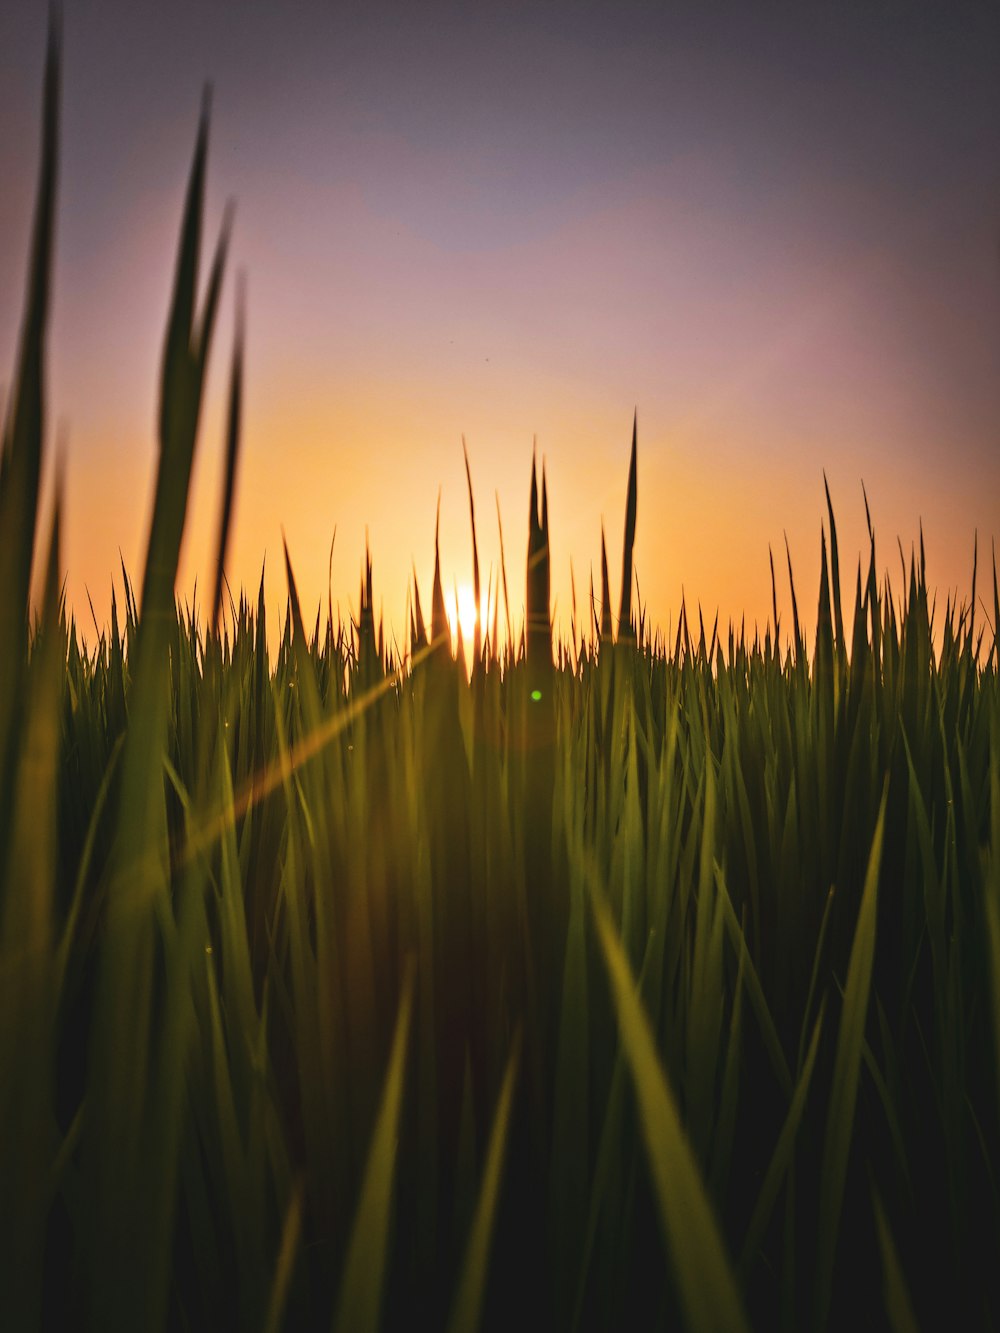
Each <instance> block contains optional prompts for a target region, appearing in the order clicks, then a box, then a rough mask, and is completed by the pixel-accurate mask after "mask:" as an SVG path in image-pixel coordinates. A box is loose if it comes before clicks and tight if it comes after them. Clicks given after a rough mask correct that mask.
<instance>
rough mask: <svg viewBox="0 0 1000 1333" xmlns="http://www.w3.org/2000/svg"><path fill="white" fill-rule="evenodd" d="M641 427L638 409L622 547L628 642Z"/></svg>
mask: <svg viewBox="0 0 1000 1333" xmlns="http://www.w3.org/2000/svg"><path fill="white" fill-rule="evenodd" d="M638 429H639V413H638V409H637V410H636V412H635V415H634V416H633V418H632V455H631V458H630V459H629V465H628V499H627V501H626V504H625V541H624V545H623V547H622V595H621V602H620V605H619V608H618V638H619V640H625V641H626V642H628V641H630V640H633V639H634V638H635V630H634V628H633V625H632V552H633V550H634V548H635V521H636V513H637V508H638V486H637V482H636V440H637V437H638Z"/></svg>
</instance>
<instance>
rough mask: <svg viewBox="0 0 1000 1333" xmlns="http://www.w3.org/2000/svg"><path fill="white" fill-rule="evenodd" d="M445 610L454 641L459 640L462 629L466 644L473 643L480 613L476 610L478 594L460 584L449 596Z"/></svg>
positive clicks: (464, 584)
mask: <svg viewBox="0 0 1000 1333" xmlns="http://www.w3.org/2000/svg"><path fill="white" fill-rule="evenodd" d="M445 609H446V610H447V612H448V627H449V629H450V630H451V637H452V640H457V639H458V631H459V628H460V627H461V630H462V638H463V640H464V641H465V642H466V643H469V642H471V640H472V637H473V635H474V634H475V632H476V621H477V620H478V619H479V612H478V610H477V608H476V594H475V593H474V592H473V590H472V588H471V587H470V586H469V584H467V583H460V584H459V585H458V588H457V589H456V590H453V591H452V592H451V593H450V594H449V595H448V597H447V598H446V606H445Z"/></svg>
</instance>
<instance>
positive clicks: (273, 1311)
mask: <svg viewBox="0 0 1000 1333" xmlns="http://www.w3.org/2000/svg"><path fill="white" fill-rule="evenodd" d="M301 1234H302V1183H301V1181H300V1182H299V1183H298V1184H297V1185H296V1186H295V1189H294V1190H293V1191H292V1197H291V1198H290V1199H289V1201H288V1209H287V1211H286V1212H285V1222H284V1226H283V1227H282V1231H281V1246H280V1248H279V1250H278V1262H277V1263H276V1265H275V1268H274V1281H273V1282H272V1284H271V1295H270V1297H269V1299H268V1303H267V1315H266V1317H265V1319H264V1333H280V1330H281V1327H282V1318H283V1316H284V1312H285V1304H286V1302H287V1300H288V1288H289V1286H290V1285H291V1281H292V1273H293V1272H294V1270H295V1259H296V1256H297V1255H298V1249H299V1238H300V1236H301Z"/></svg>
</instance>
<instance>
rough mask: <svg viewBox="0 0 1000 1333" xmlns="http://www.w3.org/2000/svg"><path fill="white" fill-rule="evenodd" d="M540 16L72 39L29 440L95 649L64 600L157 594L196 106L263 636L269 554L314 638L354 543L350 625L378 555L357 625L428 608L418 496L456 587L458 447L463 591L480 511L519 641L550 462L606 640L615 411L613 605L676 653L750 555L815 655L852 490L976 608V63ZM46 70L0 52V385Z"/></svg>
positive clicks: (994, 116) (190, 551)
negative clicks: (223, 267) (144, 579)
mask: <svg viewBox="0 0 1000 1333" xmlns="http://www.w3.org/2000/svg"><path fill="white" fill-rule="evenodd" d="M543 8H544V7H539V8H538V9H537V10H536V9H535V8H534V7H531V6H527V7H518V6H514V7H513V8H512V10H511V16H510V17H508V18H505V19H502V20H501V19H500V18H499V17H493V18H490V19H489V20H487V19H484V18H481V19H480V20H479V26H478V27H477V26H476V23H475V22H473V20H472V19H469V18H463V17H462V14H463V13H464V11H458V10H454V11H452V10H449V11H448V12H449V14H451V15H452V17H451V18H450V19H449V21H448V23H445V22H444V21H442V22H441V23H440V24H439V25H438V26H437V27H434V25H432V24H427V23H424V24H420V25H415V21H414V20H409V19H407V18H406V16H405V12H404V11H402V10H397V11H392V19H391V22H390V21H389V20H388V19H387V20H386V21H385V22H384V23H383V24H382V25H381V26H379V25H378V24H375V23H373V22H372V21H371V20H370V19H366V18H365V17H364V14H363V11H357V12H356V13H351V12H349V11H345V13H344V14H341V15H339V16H336V15H335V16H333V17H331V16H330V15H328V14H327V13H326V12H325V11H323V13H322V14H321V12H320V9H319V7H318V6H313V5H310V4H307V3H300V4H292V5H290V6H289V8H288V10H287V12H286V14H285V17H284V18H283V19H282V20H281V21H280V22H278V21H277V20H275V18H274V16H273V13H271V11H270V10H269V9H268V7H267V6H262V5H261V6H258V5H251V6H249V7H248V10H247V16H246V22H245V24H244V25H243V26H242V28H241V30H240V31H239V32H238V33H236V32H234V31H233V30H232V27H231V25H229V24H227V23H226V22H224V21H223V17H222V13H223V11H222V8H221V7H220V6H213V5H208V6H207V7H206V8H205V10H204V11H202V10H196V8H195V7H194V6H193V5H192V6H188V5H187V0H185V3H184V4H182V5H180V6H179V9H180V10H183V11H184V14H183V17H182V18H180V19H178V18H177V17H176V16H173V17H171V20H170V22H168V20H167V18H166V17H165V16H163V15H160V16H159V17H156V16H155V15H154V14H153V12H152V11H151V12H150V13H146V12H145V11H143V12H142V13H141V14H136V13H135V12H134V11H133V9H132V8H130V7H127V6H124V5H121V6H119V5H116V4H114V3H111V2H110V0H109V2H108V3H105V4H103V5H101V4H97V3H92V4H81V6H80V7H79V8H78V9H70V10H69V12H68V13H67V16H66V25H65V27H66V32H65V39H66V40H65V65H66V80H65V92H64V122H65V133H64V143H63V172H62V181H61V193H60V216H59V235H58V246H59V249H58V264H57V273H56V284H55V307H54V312H53V339H52V353H53V355H52V375H51V394H50V400H51V405H52V413H53V418H54V419H56V420H58V421H60V422H62V423H64V425H65V429H66V437H67V441H68V452H67V496H66V500H67V504H66V529H65V531H66V541H65V548H64V549H65V553H66V562H67V566H68V570H67V588H68V595H69V599H70V602H71V604H72V606H73V607H74V608H75V609H76V612H77V614H78V616H80V618H81V620H85V619H89V612H87V611H86V592H87V590H89V592H90V595H91V596H92V598H93V601H94V604H95V607H96V608H97V610H98V615H99V616H100V617H103V616H105V615H106V614H107V608H108V605H109V601H110V587H111V581H112V579H113V578H115V577H117V571H118V553H119V549H120V551H121V553H122V555H123V557H124V560H125V563H126V566H127V567H128V568H129V569H130V570H131V571H132V572H133V574H134V577H135V579H136V581H137V582H138V580H139V577H140V573H141V551H142V547H143V541H144V534H145V529H146V525H147V522H148V507H149V501H150V496H151V486H152V479H153V472H154V465H155V454H154V445H153V424H154V418H155V404H156V396H157V376H158V370H159V356H160V350H161V338H162V330H163V325H164V320H165V314H166V309H167V300H168V293H169V285H170V276H171V266H172V262H173V255H174V251H175V246H176V233H177V227H178V223H179V216H180V207H181V200H182V194H183V186H184V179H185V176H186V172H187V166H188V160H189V155H190V151H191V148H192V146H193V138H194V128H195V119H196V114H197V106H198V100H199V97H198V88H199V85H200V81H201V79H202V77H203V76H204V75H206V74H212V75H213V76H214V78H215V82H216V86H215V115H214V121H213V130H212V147H211V152H210V196H209V217H208V224H209V229H210V232H211V233H214V229H215V228H216V227H217V226H218V222H219V219H220V217H221V212H222V207H223V202H224V200H225V198H226V197H228V196H235V198H236V200H237V224H236V232H235V235H234V245H233V258H234V261H235V263H236V264H237V265H238V266H239V267H241V268H244V269H245V270H246V271H247V274H248V286H249V334H248V356H247V368H246V399H245V411H244V420H245V432H244V441H243V453H242V458H241V463H240V472H239V478H238V489H237V509H236V519H235V527H234V531H233V538H232V542H231V548H230V559H229V571H230V578H231V580H232V581H233V582H234V583H235V584H236V585H237V586H239V585H240V584H247V585H249V586H250V587H251V588H252V589H253V590H254V591H255V590H256V584H257V579H258V577H259V572H260V567H261V562H262V560H263V559H264V557H265V555H266V557H267V592H268V600H269V605H270V607H271V608H272V609H273V610H274V611H275V612H276V611H278V610H279V609H283V607H284V596H285V588H284V574H283V564H282V559H281V533H282V529H283V530H284V532H285V533H286V534H287V537H288V542H289V547H290V550H291V554H292V558H293V562H294V567H295V570H296V576H297V579H298V581H299V588H300V593H301V595H302V599H303V603H304V607H305V608H306V609H312V610H314V609H315V606H316V604H317V601H318V600H319V599H320V598H322V599H323V600H324V601H325V598H326V587H327V560H328V554H329V546H330V540H331V537H332V534H333V529H334V527H335V526H336V529H337V541H336V547H335V550H334V556H333V567H332V580H333V593H334V600H335V603H338V604H339V605H340V607H341V608H342V609H343V610H344V611H345V612H346V610H347V609H348V607H352V608H354V609H355V610H356V608H357V589H358V579H359V574H360V569H361V563H362V559H363V554H364V546H365V533H366V531H367V532H368V534H369V537H370V541H371V546H372V551H373V555H374V562H375V583H376V600H377V601H380V600H381V601H382V602H383V604H384V609H385V614H386V617H387V619H388V620H389V621H390V622H391V624H392V625H393V626H395V627H397V628H398V629H399V630H400V631H402V629H403V608H404V605H405V599H406V588H407V578H408V573H409V569H410V565H411V561H412V560H415V561H416V567H417V571H418V574H419V577H420V580H421V591H422V593H423V595H424V598H425V603H429V594H430V577H431V570H432V561H433V534H434V514H435V506H436V503H437V495H438V490H439V488H440V490H441V496H442V501H441V549H442V560H443V564H444V572H445V579H446V582H447V583H449V584H450V583H451V582H452V581H453V580H457V581H459V582H468V581H470V579H471V570H470V556H471V542H470V537H469V526H468V511H467V500H466V492H465V475H464V465H463V461H462V448H461V438H462V435H463V433H464V435H465V437H466V440H467V442H468V447H469V455H470V460H471V466H472V475H473V481H474V485H475V494H476V504H477V516H478V520H479V545H480V555H481V560H482V566H483V580H484V584H485V581H486V577H487V572H488V569H489V567H490V565H491V564H493V565H494V567H495V566H496V563H497V561H498V556H499V547H498V541H497V533H496V517H495V515H496V508H495V502H494V493H496V494H497V495H498V496H499V501H500V506H501V510H502V513H503V520H504V532H505V538H506V544H507V553H508V575H509V578H510V582H511V595H512V600H513V602H514V606H513V608H512V609H513V612H514V616H515V620H516V619H518V618H519V611H520V605H521V599H522V597H523V576H524V552H525V548H526V542H527V501H528V479H529V473H530V466H531V449H532V438H533V436H537V439H538V449H539V454H540V455H541V456H543V457H544V459H545V462H546V468H547V474H548V480H549V494H550V519H551V530H552V543H553V546H552V570H553V594H554V599H555V600H556V602H557V605H558V609H559V610H560V611H562V612H565V611H567V610H568V607H569V598H570V593H569V570H570V561H571V560H572V561H573V564H574V567H575V570H576V577H577V593H578V597H579V599H580V601H581V604H582V603H583V601H584V599H585V595H586V589H587V587H588V584H589V576H590V568H591V564H592V563H593V564H594V566H595V567H596V568H599V564H598V562H599V552H600V545H599V543H600V524H601V519H602V516H603V518H604V520H605V523H606V526H607V532H608V541H609V556H610V564H611V572H612V587H613V593H614V597H615V600H616V602H617V580H618V570H619V568H620V562H621V523H622V516H623V510H624V496H625V483H626V474H627V466H628V447H629V442H630V431H631V419H632V411H633V408H634V407H636V406H637V407H638V414H639V524H638V539H637V553H636V567H637V571H638V576H639V580H640V584H641V587H642V591H643V595H644V598H645V600H646V602H647V605H648V609H649V613H650V615H651V616H652V618H653V619H654V620H655V621H657V622H658V623H660V624H661V625H662V626H663V627H664V628H665V629H666V628H667V626H668V625H669V624H670V623H671V622H672V621H673V622H675V621H676V614H677V609H678V606H679V603H680V597H681V589H682V587H683V588H684V589H685V590H686V593H687V597H688V601H689V606H694V605H696V604H697V603H698V602H699V601H700V602H701V603H702V605H703V606H704V607H705V610H706V616H707V617H710V616H711V615H713V614H714V612H715V610H716V608H718V609H719V611H720V613H721V617H722V621H723V623H725V621H726V620H727V619H728V618H729V617H734V618H735V619H736V620H737V621H738V620H739V618H740V617H741V616H742V615H745V616H746V618H747V621H748V623H750V624H752V623H753V622H754V621H755V620H758V621H760V622H763V621H764V619H766V618H767V616H768V614H769V609H770V600H771V590H770V574H769V567H768V546H769V544H770V545H771V546H773V547H774V549H775V555H776V561H777V559H778V557H779V556H780V563H779V570H780V569H781V567H782V564H783V559H784V556H783V543H784V534H785V533H787V535H788V540H789V542H790V545H791V549H792V554H793V559H794V562H795V570H796V577H797V585H798V589H799V594H800V606H802V607H803V608H804V609H805V610H806V612H807V617H808V612H809V611H811V609H812V606H813V605H814V603H815V592H816V586H817V578H818V568H819V531H820V524H821V521H822V520H823V517H824V512H825V510H824V500H823V470H824V469H825V470H826V473H827V476H828V477H829V481H830V486H831V490H832V493H833V497H834V502H835V506H836V510H837V514H838V519H839V525H840V537H841V551H842V563H843V566H844V580H845V584H846V585H847V591H848V592H852V591H853V581H854V566H855V562H856V558H857V555H858V553H859V552H860V551H861V550H862V549H863V547H864V545H865V521H864V505H863V501H862V494H861V481H862V479H863V480H864V482H865V484H866V486H867V489H868V496H869V499H870V501H871V506H872V514H873V518H874V521H875V526H876V532H877V535H878V537H879V540H880V544H881V549H880V563H881V564H882V566H883V567H884V568H889V569H891V570H892V571H897V570H898V567H899V558H898V550H897V548H896V538H897V536H899V537H900V538H901V539H902V541H903V543H904V546H905V548H906V550H907V552H908V551H909V547H910V544H911V542H913V541H915V540H916V539H917V537H918V524H919V522H920V520H921V519H922V520H923V524H924V531H925V534H926V540H927V551H928V558H929V566H930V570H929V572H930V577H931V579H932V581H933V582H934V583H936V584H937V585H938V586H939V588H940V589H941V591H942V596H943V594H944V591H945V590H947V589H955V588H959V589H961V590H962V591H963V593H964V592H967V590H968V588H969V583H970V577H971V565H972V544H973V534H974V532H975V531H976V530H977V529H978V532H979V538H980V549H981V552H983V553H985V554H986V555H987V556H988V551H989V547H990V543H991V541H993V540H995V539H996V538H997V537H998V536H1000V440H998V431H1000V375H998V369H1000V367H998V364H997V363H998V352H1000V337H998V334H1000V328H998V319H997V315H998V298H1000V273H998V267H997V262H996V235H997V230H998V226H997V223H998V221H1000V94H998V92H997V88H996V81H995V68H996V55H997V54H1000V41H998V36H997V27H996V25H995V24H993V23H991V22H990V21H988V19H986V18H983V19H982V20H981V25H980V26H981V30H977V29H976V27H975V24H970V23H968V22H966V23H964V25H963V24H962V23H960V22H956V23H954V24H953V26H949V20H948V18H947V12H948V11H946V10H944V9H942V10H941V15H940V16H939V18H938V19H937V20H935V22H931V21H930V20H928V19H926V18H925V19H921V20H914V21H913V22H909V23H908V21H907V20H905V19H898V18H897V19H895V20H892V19H889V18H886V17H885V16H882V17H881V18H870V17H865V14H864V12H863V11H861V10H860V9H859V10H857V11H856V12H855V11H850V13H851V14H852V15H853V17H851V18H850V19H849V20H845V21H844V22H843V23H842V24H841V25H840V26H836V25H834V26H833V27H831V26H830V24H832V20H831V21H830V23H829V24H828V25H827V29H823V28H822V25H820V26H819V27H817V28H815V29H814V28H813V27H810V26H809V24H807V23H804V22H803V21H802V20H801V19H795V18H794V15H793V11H791V10H789V11H787V13H784V14H783V15H780V14H779V11H775V13H776V14H779V17H772V19H771V20H770V22H771V28H770V29H766V30H765V29H762V28H759V26H755V25H750V26H749V27H748V26H747V21H746V20H745V19H742V20H741V19H739V18H738V17H731V19H730V29H731V30H730V31H728V32H727V30H726V27H725V24H722V25H721V26H720V25H719V24H716V25H715V26H714V27H712V28H711V30H710V29H709V27H707V26H706V25H705V24H704V23H703V22H702V21H701V20H700V19H699V18H698V17H697V11H694V10H692V11H691V12H690V13H686V15H685V17H683V18H682V19H678V18H670V17H669V16H664V15H660V17H658V18H657V17H656V15H654V14H653V11H652V10H650V9H649V7H638V8H637V9H636V13H635V15H633V16H631V17H629V15H630V14H631V11H630V10H629V11H628V12H627V7H626V8H623V9H622V10H621V16H622V17H620V19H618V20H612V18H610V17H608V16H607V15H605V14H604V11H597V10H595V11H594V13H595V14H600V15H601V17H599V18H592V19H591V18H587V19H581V20H580V21H578V22H573V23H571V22H569V21H564V19H563V17H562V13H563V11H561V10H557V9H555V8H553V9H552V10H551V11H549V10H548V9H547V8H544V13H545V15H547V17H546V18H545V19H544V20H543V19H542V18H539V17H537V15H538V14H541V13H542V10H543ZM389 12H390V11H386V13H387V14H388V13H389ZM442 12H443V11H442ZM587 13H588V14H589V13H590V11H587ZM607 13H608V15H610V13H611V11H610V9H609V10H608V12H607ZM657 13H659V11H657ZM198 14H201V15H202V17H197V16H196V15H198ZM734 14H735V11H734ZM206 15H207V16H206ZM112 20H113V21H112ZM185 24H186V25H187V26H186V27H185ZM408 25H409V26H408ZM894 25H895V26H894ZM178 30H179V31H180V32H181V33H182V37H179V36H178V35H177V33H178ZM43 38H44V20H43V16H40V15H30V16H29V15H24V14H19V15H7V16H5V17H3V18H2V19H0V49H2V50H6V51H8V52H13V53H14V55H11V56H9V57H8V58H9V60H10V62H11V68H10V69H9V70H6V71H5V73H7V74H9V75H10V77H9V79H7V81H6V83H5V84H4V88H3V91H2V93H0V172H2V174H3V178H4V180H5V198H4V200H3V201H2V203H0V311H2V316H0V367H10V366H11V365H12V364H13V355H14V341H15V335H16V323H17V321H16V311H17V310H18V309H19V307H20V300H21V286H22V283H23V277H24V268H25V262H26V252H27V228H28V223H29V218H30V209H31V198H32V190H33V184H32V178H33V173H34V169H35V154H36V152H37V118H38V99H39V90H40V74H41V51H42V42H43ZM182 38H183V39H182ZM15 56H16V60H15ZM3 82H4V81H3V80H0V83H3ZM109 90H113V93H114V96H113V97H112V96H111V92H110V91H109ZM233 290H234V287H233V283H232V281H231V279H230V282H229V283H228V284H227V291H226V297H225V301H224V306H223V310H222V312H221V318H220V325H219V332H218V338H217V343H216V347H215V352H214V355H213V361H212V367H211V373H210V379H209V386H208V396H207V403H206V412H205V417H204V429H203V432H202V437H201V444H200V450H199V456H198V461H197V466H196V473H195V485H194V493H193V498H192V505H191V510H190V523H189V530H188V535H187V538H186V541H185V548H184V556H183V564H182V569H181V575H180V579H179V583H178V587H179V590H180V591H181V592H182V593H184V594H186V595H187V594H189V593H190V589H191V587H192V585H193V582H194V579H195V577H196V576H197V577H198V579H199V586H200V587H202V588H207V587H208V586H209V583H210V578H209V573H208V564H207V562H208V559H209V552H210V549H211V546H212V542H213V532H214V523H215V514H216V510H217V506H218V498H219V486H220V480H221V465H222V435H223V428H222V418H221V405H222V401H223V396H224V388H225V376H226V369H227V361H228V355H229V346H230V339H231V331H232V303H233ZM5 378H6V377H5V375H4V374H3V373H2V372H0V383H3V382H4V381H5ZM779 590H780V594H781V597H780V600H781V604H782V606H783V607H786V608H787V606H788V597H787V585H786V583H785V581H784V580H782V581H781V583H780V589H779Z"/></svg>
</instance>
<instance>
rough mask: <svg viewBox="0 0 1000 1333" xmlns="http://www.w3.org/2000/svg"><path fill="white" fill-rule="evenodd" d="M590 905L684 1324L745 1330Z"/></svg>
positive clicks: (659, 1074)
mask: <svg viewBox="0 0 1000 1333" xmlns="http://www.w3.org/2000/svg"><path fill="white" fill-rule="evenodd" d="M591 902H592V905H593V910H594V920H595V924H596V927H597V935H598V939H599V941H600V945H601V950H602V952H603V955H604V961H605V964H606V967H607V973H608V980H609V983H610V986H611V991H612V994H613V996H614V1000H615V1007H616V1009H617V1011H618V1021H619V1025H620V1030H621V1036H622V1042H623V1045H624V1047H625V1054H626V1057H627V1059H628V1062H629V1066H630V1068H631V1071H632V1078H633V1081H634V1083H635V1090H636V1097H637V1099H638V1103H639V1122H640V1125H641V1128H642V1135H643V1139H644V1141H645V1145H646V1152H647V1155H648V1158H649V1165H650V1169H651V1172H652V1176H653V1189H654V1192H655V1195H656V1201H657V1205H658V1207H659V1211H660V1219H661V1222H662V1224H663V1229H664V1234H665V1237H666V1241H667V1251H668V1254H669V1257H670V1260H671V1263H672V1264H673V1269H674V1277H675V1279H676V1282H677V1288H678V1293H679V1296H680V1302H681V1306H682V1309H683V1311H684V1315H685V1318H686V1321H687V1325H688V1327H689V1328H692V1329H705V1330H708V1329H714V1330H720V1331H721V1330H727V1329H734V1330H735V1329H747V1328H748V1327H749V1325H748V1324H747V1321H746V1316H745V1314H744V1312H743V1304H742V1300H741V1297H740V1292H739V1287H738V1285H737V1282H736V1277H735V1275H734V1273H733V1270H732V1267H731V1265H730V1262H729V1259H728V1257H727V1255H726V1249H725V1244H724V1241H723V1239H722V1234H721V1232H720V1230H719V1225H718V1222H717V1221H716V1218H715V1215H714V1213H713V1210H712V1205H711V1202H710V1200H709V1197H708V1193H707V1191H706V1189H705V1185H704V1183H703V1181H702V1179H701V1176H700V1174H699V1172H698V1167H697V1164H696V1162H695V1159H694V1155H693V1153H692V1151H691V1147H690V1145H689V1144H688V1141H687V1138H686V1137H685V1134H684V1130H683V1128H682V1125H681V1119H680V1115H679V1113H678V1109H677V1104H676V1102H675V1100H674V1095H673V1093H672V1092H671V1090H670V1086H669V1084H668V1083H667V1079H666V1076H665V1075H664V1072H663V1067H662V1065H661V1064H660V1060H659V1056H658V1055H657V1051H656V1044H655V1042H654V1040H653V1033H652V1030H651V1028H650V1025H649V1020H648V1018H647V1017H646V1015H645V1013H644V1011H643V1008H642V1004H641V1001H640V1000H639V996H638V993H637V991H636V987H635V982H634V980H633V978H632V974H631V971H630V969H629V966H628V963H627V961H626V959H625V954H624V951H623V950H622V947H621V944H620V943H619V941H618V938H617V936H616V934H615V930H614V927H613V925H612V922H611V917H610V915H609V913H608V909H607V908H606V907H605V906H604V904H603V903H602V902H601V901H600V899H599V898H598V896H597V894H596V893H595V894H593V895H592V897H591Z"/></svg>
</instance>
